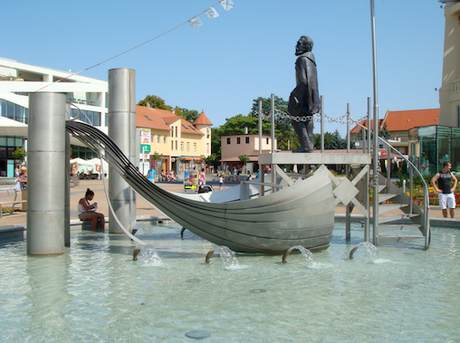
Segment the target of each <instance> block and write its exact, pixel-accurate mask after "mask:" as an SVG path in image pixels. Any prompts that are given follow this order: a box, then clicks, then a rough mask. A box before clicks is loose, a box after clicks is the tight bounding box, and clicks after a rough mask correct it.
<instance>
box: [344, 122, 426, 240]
mask: <svg viewBox="0 0 460 343" xmlns="http://www.w3.org/2000/svg"><path fill="white" fill-rule="evenodd" d="M350 120H352V121H353V122H354V123H356V124H357V125H358V126H360V127H361V128H363V129H364V130H368V128H367V127H365V126H363V125H361V124H360V123H359V122H357V121H356V120H354V119H352V118H350ZM378 139H379V140H380V141H382V142H383V143H384V144H386V146H387V147H389V148H390V149H392V150H393V151H394V152H395V153H396V154H398V155H399V156H400V157H401V158H402V159H403V160H404V161H406V162H407V164H408V165H409V167H410V169H409V174H410V177H409V187H410V202H409V205H410V206H412V202H413V200H412V190H413V177H412V171H414V170H415V172H416V173H417V174H418V176H420V179H421V180H422V183H423V216H424V220H423V230H424V232H425V248H428V247H429V245H430V242H429V240H430V225H429V223H430V219H429V218H430V216H429V214H430V201H429V194H428V186H427V184H426V182H425V179H424V178H423V175H422V173H420V171H419V170H418V169H417V167H416V166H415V165H414V164H413V163H412V162H411V161H410V160H409V159H407V158H406V157H405V156H404V155H403V154H401V152H400V151H399V150H398V149H396V148H395V147H394V146H392V145H391V144H390V143H389V142H388V141H387V140H386V139H385V138H383V137H380V136H378ZM374 148H375V147H374ZM387 176H389V173H388V175H387ZM411 212H412V211H411Z"/></svg>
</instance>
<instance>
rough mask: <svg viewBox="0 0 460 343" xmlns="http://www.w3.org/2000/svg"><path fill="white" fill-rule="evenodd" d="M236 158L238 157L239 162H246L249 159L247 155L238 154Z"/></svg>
mask: <svg viewBox="0 0 460 343" xmlns="http://www.w3.org/2000/svg"><path fill="white" fill-rule="evenodd" d="M238 158H239V160H240V162H241V163H248V162H249V161H250V159H249V156H248V155H240V156H238Z"/></svg>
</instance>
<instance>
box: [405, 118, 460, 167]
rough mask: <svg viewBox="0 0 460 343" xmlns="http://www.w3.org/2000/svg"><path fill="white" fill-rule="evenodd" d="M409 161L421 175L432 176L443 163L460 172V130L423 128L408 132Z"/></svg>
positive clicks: (437, 127)
mask: <svg viewBox="0 0 460 343" xmlns="http://www.w3.org/2000/svg"><path fill="white" fill-rule="evenodd" d="M409 143H410V144H409V146H410V160H411V161H412V162H413V163H414V164H415V166H416V167H417V168H418V169H419V170H420V171H421V172H422V174H423V175H434V174H436V173H437V172H438V171H439V170H441V169H442V165H443V163H444V162H451V163H452V170H453V171H460V128H458V127H447V126H425V127H416V128H414V129H411V130H409Z"/></svg>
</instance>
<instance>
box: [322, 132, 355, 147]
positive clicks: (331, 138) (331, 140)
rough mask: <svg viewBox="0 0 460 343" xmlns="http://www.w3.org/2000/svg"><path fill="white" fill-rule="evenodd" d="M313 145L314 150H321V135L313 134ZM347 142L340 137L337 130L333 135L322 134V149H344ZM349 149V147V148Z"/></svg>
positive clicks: (328, 133)
mask: <svg viewBox="0 0 460 343" xmlns="http://www.w3.org/2000/svg"><path fill="white" fill-rule="evenodd" d="M313 144H314V146H315V149H321V134H319V133H314V134H313ZM346 148H347V140H346V139H343V138H342V137H341V136H340V133H339V131H338V130H335V131H334V132H333V133H330V132H325V133H324V149H346ZM350 148H351V146H350Z"/></svg>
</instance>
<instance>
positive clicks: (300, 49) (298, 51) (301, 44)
mask: <svg viewBox="0 0 460 343" xmlns="http://www.w3.org/2000/svg"><path fill="white" fill-rule="evenodd" d="M312 49H313V39H311V38H310V37H308V36H302V37H300V38H299V40H298V41H297V45H296V46H295V55H296V56H299V55H302V54H303V53H304V52H310V51H312Z"/></svg>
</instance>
